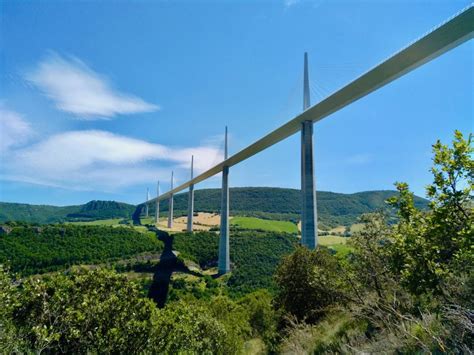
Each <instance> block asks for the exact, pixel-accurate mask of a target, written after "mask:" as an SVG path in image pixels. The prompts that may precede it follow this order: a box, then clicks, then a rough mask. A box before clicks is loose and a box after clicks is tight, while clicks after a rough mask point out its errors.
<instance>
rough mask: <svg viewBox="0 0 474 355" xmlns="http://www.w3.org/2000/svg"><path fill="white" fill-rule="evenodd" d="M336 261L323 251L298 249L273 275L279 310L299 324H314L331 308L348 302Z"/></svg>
mask: <svg viewBox="0 0 474 355" xmlns="http://www.w3.org/2000/svg"><path fill="white" fill-rule="evenodd" d="M339 269H340V266H339V265H338V259H337V258H336V257H335V256H332V255H331V253H330V252H329V251H328V250H327V249H326V248H318V249H316V250H314V251H311V250H308V249H307V248H305V247H299V248H297V249H296V251H295V252H294V253H293V254H291V255H289V256H287V257H285V258H284V259H283V261H282V262H281V264H280V265H279V266H278V269H277V271H276V273H275V281H276V283H277V284H278V286H279V292H278V295H277V298H276V304H277V306H278V307H281V308H282V309H284V310H285V311H286V312H287V313H289V314H290V315H292V316H294V317H296V319H297V320H299V321H303V320H304V321H307V322H310V323H312V322H315V321H316V320H317V319H319V318H320V317H321V316H322V315H323V314H324V313H325V312H326V311H327V310H328V309H329V307H330V306H331V305H334V304H336V303H338V302H340V301H342V300H344V299H346V298H347V296H346V294H345V291H344V280H343V279H342V277H341V275H340V272H339Z"/></svg>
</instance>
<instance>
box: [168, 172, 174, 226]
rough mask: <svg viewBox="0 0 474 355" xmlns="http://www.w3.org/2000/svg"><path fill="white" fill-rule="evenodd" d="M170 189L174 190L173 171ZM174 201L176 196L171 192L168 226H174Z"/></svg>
mask: <svg viewBox="0 0 474 355" xmlns="http://www.w3.org/2000/svg"><path fill="white" fill-rule="evenodd" d="M170 190H173V171H172V172H171V188H170ZM173 203H174V197H173V194H171V196H170V202H169V207H168V228H173Z"/></svg>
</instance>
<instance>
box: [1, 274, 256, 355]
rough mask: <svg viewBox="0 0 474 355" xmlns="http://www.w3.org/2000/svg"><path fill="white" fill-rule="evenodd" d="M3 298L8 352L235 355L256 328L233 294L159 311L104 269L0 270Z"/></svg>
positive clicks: (3, 336) (133, 287) (121, 278)
mask: <svg viewBox="0 0 474 355" xmlns="http://www.w3.org/2000/svg"><path fill="white" fill-rule="evenodd" d="M0 300H1V301H2V306H3V307H2V308H1V309H0V312H1V313H0V316H1V318H0V325H1V327H0V340H1V342H0V347H1V348H0V349H1V350H2V352H13V351H18V352H22V353H33V352H34V353H74V354H89V353H127V354H137V353H160V354H176V353H181V354H182V353H193V354H194V353H196V354H201V353H206V354H210V353H212V354H235V353H239V352H240V349H241V348H242V346H243V343H244V341H245V340H248V339H249V336H250V335H251V331H252V328H251V324H250V323H249V314H250V313H249V311H248V309H247V308H246V307H245V306H244V305H243V304H239V303H236V302H234V301H232V300H230V299H228V298H227V297H224V296H217V297H214V298H213V299H212V300H211V302H184V301H179V302H172V303H170V304H168V305H167V306H166V307H165V308H163V309H158V308H157V307H156V305H155V304H154V303H153V302H152V301H151V300H149V299H147V298H144V297H142V296H141V293H140V290H139V287H138V285H137V284H136V283H134V282H131V281H128V280H127V279H126V277H125V276H122V275H119V274H117V273H115V272H113V271H110V270H105V269H97V270H93V271H91V270H85V269H82V270H77V271H73V272H70V273H66V274H59V273H56V274H51V275H48V276H45V277H42V278H30V279H27V280H24V281H23V282H21V283H20V284H15V283H13V281H12V280H11V279H10V277H9V275H8V274H7V273H6V272H5V271H4V270H3V269H0ZM262 331H265V330H264V329H262Z"/></svg>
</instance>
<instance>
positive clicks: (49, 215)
mask: <svg viewBox="0 0 474 355" xmlns="http://www.w3.org/2000/svg"><path fill="white" fill-rule="evenodd" d="M134 210H135V207H134V206H133V205H129V204H127V203H122V202H115V201H90V202H88V203H86V204H84V205H76V206H64V207H57V206H48V205H29V204H25V203H7V202H0V222H6V221H22V222H28V223H40V224H44V223H56V222H66V221H87V220H97V219H107V218H128V217H130V215H131V214H132V213H133V211H134Z"/></svg>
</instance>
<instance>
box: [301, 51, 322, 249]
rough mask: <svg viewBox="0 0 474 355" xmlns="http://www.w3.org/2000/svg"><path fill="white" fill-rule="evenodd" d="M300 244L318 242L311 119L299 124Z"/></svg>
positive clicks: (310, 245) (306, 98) (305, 102)
mask: <svg viewBox="0 0 474 355" xmlns="http://www.w3.org/2000/svg"><path fill="white" fill-rule="evenodd" d="M309 107H310V95H309V73H308V54H307V53H305V54H304V83H303V110H306V109H308V108H309ZM301 200H302V206H301V207H302V208H301V244H302V245H304V246H306V247H308V248H309V249H315V248H316V246H317V244H318V220H317V212H316V184H315V178H314V156H313V121H310V120H308V121H303V122H302V124H301Z"/></svg>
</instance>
